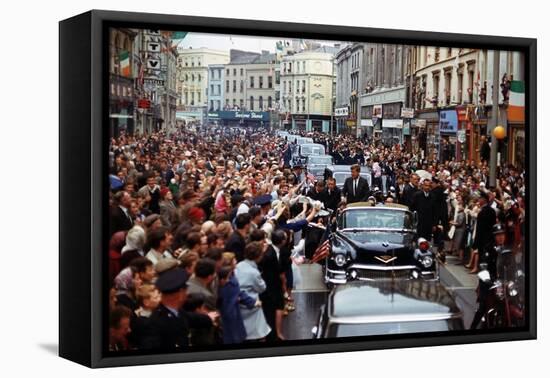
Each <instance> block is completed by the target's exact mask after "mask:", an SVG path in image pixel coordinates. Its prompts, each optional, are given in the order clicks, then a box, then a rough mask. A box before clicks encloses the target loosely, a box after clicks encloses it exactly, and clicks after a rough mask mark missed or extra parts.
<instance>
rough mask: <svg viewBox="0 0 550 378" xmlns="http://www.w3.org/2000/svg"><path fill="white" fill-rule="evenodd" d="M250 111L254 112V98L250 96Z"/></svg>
mask: <svg viewBox="0 0 550 378" xmlns="http://www.w3.org/2000/svg"><path fill="white" fill-rule="evenodd" d="M250 110H254V97H253V96H250Z"/></svg>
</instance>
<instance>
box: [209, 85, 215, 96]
mask: <svg viewBox="0 0 550 378" xmlns="http://www.w3.org/2000/svg"><path fill="white" fill-rule="evenodd" d="M215 94H216V93H215V92H214V85H213V84H212V85H210V96H214V95H215Z"/></svg>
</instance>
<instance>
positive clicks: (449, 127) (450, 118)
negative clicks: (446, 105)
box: [439, 109, 460, 162]
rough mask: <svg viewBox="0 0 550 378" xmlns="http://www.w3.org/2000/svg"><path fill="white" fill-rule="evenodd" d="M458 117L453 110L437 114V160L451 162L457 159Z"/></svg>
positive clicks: (458, 145) (458, 146) (458, 147)
mask: <svg viewBox="0 0 550 378" xmlns="http://www.w3.org/2000/svg"><path fill="white" fill-rule="evenodd" d="M457 131H458V117H457V113H456V110H455V109H445V110H441V111H440V112H439V135H440V140H439V160H440V161H441V162H446V161H451V160H453V159H455V158H457V150H459V149H460V143H459V142H458V140H457Z"/></svg>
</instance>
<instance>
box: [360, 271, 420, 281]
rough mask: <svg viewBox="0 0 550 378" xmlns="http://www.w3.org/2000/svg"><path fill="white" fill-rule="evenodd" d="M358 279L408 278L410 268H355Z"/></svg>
mask: <svg viewBox="0 0 550 378" xmlns="http://www.w3.org/2000/svg"><path fill="white" fill-rule="evenodd" d="M356 271H357V279H358V280H389V279H408V278H410V277H411V272H412V270H410V269H401V270H374V269H357V270H356Z"/></svg>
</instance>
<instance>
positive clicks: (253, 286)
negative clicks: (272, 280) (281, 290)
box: [235, 242, 271, 341]
mask: <svg viewBox="0 0 550 378" xmlns="http://www.w3.org/2000/svg"><path fill="white" fill-rule="evenodd" d="M263 254H264V245H263V243H262V242H252V243H250V244H248V245H247V246H246V248H245V250H244V260H243V261H241V262H240V263H238V264H237V267H236V268H235V277H237V280H238V281H239V285H240V287H241V290H242V291H244V292H245V293H246V294H248V295H249V296H250V297H252V298H254V299H256V301H257V303H259V296H260V294H261V293H263V292H264V291H265V289H266V284H265V281H264V280H263V278H262V275H261V273H260V271H259V270H258V262H259V261H260V260H261V259H262V257H263ZM240 309H241V315H242V318H243V322H244V328H245V330H246V340H250V341H251V340H261V339H263V338H264V337H266V336H267V335H268V334H269V333H270V332H271V328H270V327H269V325H268V324H267V321H266V320H265V316H264V312H263V311H262V307H261V306H258V307H254V308H252V309H249V308H247V307H245V306H244V305H241V306H240Z"/></svg>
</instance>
